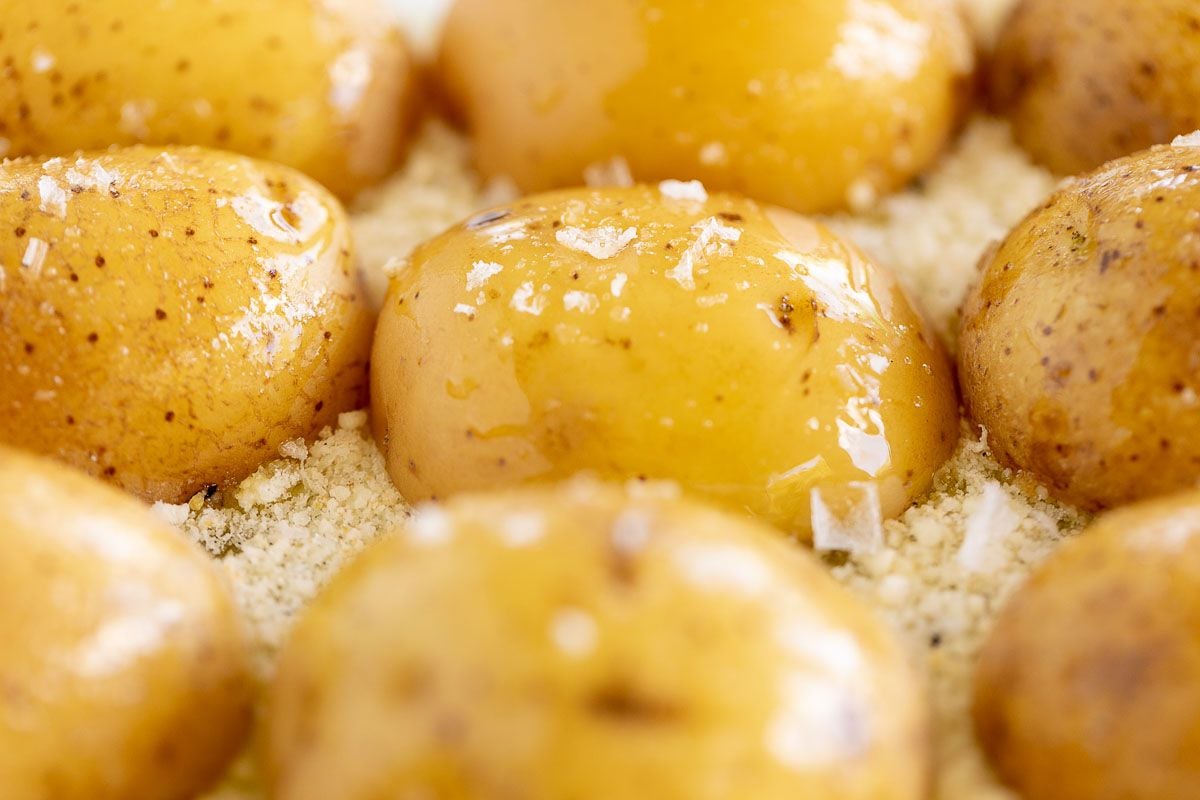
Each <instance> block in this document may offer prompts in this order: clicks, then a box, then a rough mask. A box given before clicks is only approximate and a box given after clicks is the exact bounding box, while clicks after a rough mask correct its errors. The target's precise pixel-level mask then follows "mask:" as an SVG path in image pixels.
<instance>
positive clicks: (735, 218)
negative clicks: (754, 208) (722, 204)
mask: <svg viewBox="0 0 1200 800" xmlns="http://www.w3.org/2000/svg"><path fill="white" fill-rule="evenodd" d="M717 216H718V217H720V218H721V219H723V220H725V221H726V222H741V221H742V220H743V219H744V217H743V216H742V215H741V214H735V213H733V212H732V211H722V212H720V213H718V214H717Z"/></svg>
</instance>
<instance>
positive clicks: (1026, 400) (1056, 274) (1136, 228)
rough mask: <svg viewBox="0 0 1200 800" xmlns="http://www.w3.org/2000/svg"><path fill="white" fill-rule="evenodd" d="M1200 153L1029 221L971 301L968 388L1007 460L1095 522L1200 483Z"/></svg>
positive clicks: (1182, 150) (1171, 159)
mask: <svg viewBox="0 0 1200 800" xmlns="http://www.w3.org/2000/svg"><path fill="white" fill-rule="evenodd" d="M1198 168H1200V149H1197V148H1192V147H1162V148H1156V149H1155V150H1153V151H1150V152H1148V153H1142V154H1139V155H1136V156H1132V157H1130V158H1127V159H1121V160H1119V161H1115V162H1113V163H1112V164H1109V165H1107V166H1106V167H1104V168H1103V169H1101V170H1099V171H1097V172H1096V173H1093V174H1091V175H1089V176H1087V177H1085V178H1083V179H1081V180H1079V181H1078V182H1075V183H1073V184H1071V185H1068V186H1067V187H1066V188H1064V189H1063V190H1061V191H1060V192H1058V193H1057V194H1056V195H1054V196H1053V197H1052V198H1051V199H1050V201H1049V202H1048V203H1046V205H1045V206H1043V207H1042V208H1041V209H1039V210H1037V211H1035V212H1033V214H1031V215H1030V216H1029V217H1027V218H1026V219H1025V220H1024V221H1023V222H1022V223H1021V224H1019V225H1018V226H1017V227H1016V228H1015V229H1014V230H1013V232H1012V233H1011V234H1010V235H1009V237H1008V239H1007V240H1006V241H1005V242H1004V244H1003V245H1001V247H1000V248H999V249H998V250H997V251H996V252H995V254H994V255H993V256H992V257H991V259H990V264H989V265H988V266H987V268H986V270H985V272H984V275H983V277H982V280H981V282H980V284H979V285H978V286H977V287H976V288H975V289H974V290H973V291H972V293H971V295H970V296H969V297H968V299H967V302H966V306H965V308H964V313H963V328H962V333H961V336H960V340H959V379H960V382H961V385H962V390H963V397H964V401H965V404H966V406H967V410H968V412H969V413H970V415H971V417H972V418H973V419H974V420H975V421H976V422H978V423H979V424H981V425H982V426H984V427H985V428H986V429H987V432H988V441H989V443H990V444H991V445H992V449H993V451H994V452H995V453H996V455H997V456H999V457H1000V458H1001V460H1003V461H1005V462H1007V463H1008V464H1010V465H1013V466H1016V467H1020V468H1022V469H1026V470H1029V471H1031V472H1032V473H1034V474H1035V475H1037V476H1038V477H1039V478H1040V479H1042V480H1043V481H1044V482H1046V484H1047V485H1048V486H1049V487H1050V489H1051V490H1052V491H1053V492H1054V493H1055V494H1056V495H1058V496H1059V497H1060V498H1062V499H1064V500H1066V501H1068V502H1071V503H1074V504H1076V505H1079V506H1082V507H1084V508H1087V509H1090V510H1095V509H1099V508H1105V507H1111V506H1116V505H1120V504H1122V503H1128V502H1131V501H1133V500H1137V499H1140V498H1145V497H1150V496H1154V495H1161V494H1166V493H1169V492H1172V491H1175V490H1178V489H1183V488H1189V487H1191V486H1193V485H1194V484H1195V483H1196V480H1197V478H1200V415H1198V414H1197V413H1196V408H1197V399H1196V396H1197V392H1200V373H1198V372H1197V364H1198V363H1200V349H1198V346H1197V342H1200V317H1198V316H1197V315H1196V309H1197V308H1200V282H1198V281H1197V280H1196V277H1197V272H1196V270H1197V267H1198V265H1200V233H1198V228H1197V209H1198V208H1200V171H1198Z"/></svg>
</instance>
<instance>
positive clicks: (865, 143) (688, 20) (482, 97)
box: [441, 0, 972, 212]
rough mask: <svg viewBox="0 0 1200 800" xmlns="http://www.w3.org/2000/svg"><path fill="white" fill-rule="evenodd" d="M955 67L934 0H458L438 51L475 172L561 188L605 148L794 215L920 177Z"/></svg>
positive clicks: (647, 168)
mask: <svg viewBox="0 0 1200 800" xmlns="http://www.w3.org/2000/svg"><path fill="white" fill-rule="evenodd" d="M885 55H887V56H889V57H884V56H885ZM971 61H972V55H971V50H970V45H969V43H968V42H967V36H966V33H965V28H964V26H963V23H962V20H961V19H960V17H959V16H958V12H957V10H956V9H955V8H954V7H953V6H952V5H951V4H948V3H945V2H942V1H941V0H760V2H754V3H744V2H732V0H717V2H709V3H704V4H702V6H697V4H696V3H695V2H694V0H665V2H664V0H654V2H650V0H618V1H617V2H605V3H601V4H594V3H566V2H562V1H561V0H458V2H457V3H456V4H455V5H454V7H453V9H452V11H451V14H450V17H449V19H448V22H447V25H446V30H445V34H444V40H443V44H442V51H441V65H442V75H443V83H444V85H445V87H446V93H447V95H448V97H449V98H450V100H451V103H452V105H454V106H455V107H457V108H458V109H459V111H460V114H461V116H462V117H463V118H464V120H465V121H466V123H467V125H468V127H469V128H470V129H471V131H472V132H473V133H474V136H475V147H476V158H477V162H478V165H479V167H480V168H481V169H482V171H483V172H484V174H486V175H507V176H510V177H512V178H513V179H514V180H515V181H516V182H517V184H518V185H519V186H520V187H521V188H523V189H525V190H527V191H534V190H544V189H551V188H557V187H564V186H575V185H578V184H580V183H581V182H582V176H583V173H584V170H585V169H586V168H587V167H588V166H589V165H591V164H594V163H599V162H607V161H609V160H610V159H611V158H612V157H614V156H621V157H623V158H625V159H626V160H627V161H628V163H629V165H630V167H631V169H632V172H633V175H634V177H635V178H637V179H638V180H659V179H666V178H698V179H700V180H703V181H704V182H705V183H706V184H707V185H708V186H710V187H712V188H716V189H723V190H729V191H738V192H741V193H744V194H746V195H749V196H751V197H754V198H756V199H759V200H762V201H764V202H769V203H774V204H777V205H781V206H785V207H788V208H792V209H794V210H797V211H802V212H817V211H829V210H834V209H839V208H844V207H846V206H847V205H848V204H849V202H850V199H851V198H850V195H852V194H854V195H863V194H864V193H865V197H864V198H862V199H864V200H866V201H868V202H869V200H870V197H871V195H879V194H884V193H886V192H889V191H891V190H893V189H895V188H898V187H900V186H903V185H904V184H905V183H907V182H908V181H909V180H910V179H911V178H912V177H913V176H915V175H917V174H918V173H920V172H921V171H922V170H923V169H924V168H925V167H926V166H927V165H928V164H929V163H930V162H931V161H932V160H933V159H934V157H935V156H936V155H937V154H938V152H939V151H940V150H941V148H942V147H943V145H944V144H945V143H946V142H947V140H948V139H949V138H950V136H951V134H952V133H953V131H954V130H955V126H956V124H957V121H958V118H959V116H960V111H961V109H962V107H963V106H964V105H965V103H964V100H965V97H966V94H967V92H966V86H967V84H968V82H969V74H970V72H971ZM859 202H861V200H860V201H859Z"/></svg>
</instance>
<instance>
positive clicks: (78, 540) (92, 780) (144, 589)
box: [0, 447, 251, 800]
mask: <svg viewBox="0 0 1200 800" xmlns="http://www.w3.org/2000/svg"><path fill="white" fill-rule="evenodd" d="M0 553H2V554H3V555H2V556H0V642H3V646H0V786H2V787H3V796H4V798H5V800H47V798H55V800H187V798H191V797H194V796H195V795H196V793H197V792H199V791H200V790H202V789H204V788H205V787H206V786H207V785H208V784H209V783H211V782H212V781H213V780H214V779H216V778H217V776H218V775H220V773H221V771H222V768H223V767H224V765H225V763H226V761H228V759H229V758H230V757H231V756H232V755H233V754H234V753H236V752H237V750H238V749H239V748H240V746H241V743H242V740H243V738H244V735H245V733H246V730H247V728H248V726H249V722H250V700H251V684H250V677H249V669H248V659H247V656H246V652H245V647H244V641H243V632H242V629H241V626H240V623H239V621H238V619H237V615H236V611H235V609H234V606H233V602H232V600H231V599H230V598H229V596H228V594H227V593H226V589H225V586H224V584H223V583H222V582H221V581H220V579H219V578H218V577H217V573H216V571H215V570H214V569H213V568H212V566H211V565H210V564H209V563H208V561H207V560H206V558H205V557H204V555H203V554H202V553H200V552H199V551H198V550H197V549H196V548H194V547H193V546H192V545H190V544H188V543H187V542H185V541H184V540H183V539H182V537H180V535H179V534H178V533H177V532H176V531H174V530H172V529H171V528H169V527H168V526H166V525H164V524H163V523H161V522H159V521H158V520H156V519H155V518H154V517H153V516H152V515H151V514H150V512H149V511H148V510H147V509H145V508H143V507H142V506H141V505H140V504H139V503H137V502H136V501H134V500H133V499H131V498H128V497H126V496H124V495H122V494H120V493H119V492H117V491H115V490H113V489H110V488H108V487H106V486H103V485H102V484H100V483H98V482H96V481H93V480H92V479H90V478H87V477H86V476H83V475H81V474H78V473H76V472H75V471H74V470H68V469H67V468H65V467H62V466H59V465H57V464H53V463H51V462H49V461H43V460H40V459H35V458H33V457H31V456H29V455H25V454H19V453H18V452H17V451H15V450H10V449H8V448H4V447H0Z"/></svg>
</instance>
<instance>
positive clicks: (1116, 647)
mask: <svg viewBox="0 0 1200 800" xmlns="http://www.w3.org/2000/svg"><path fill="white" fill-rule="evenodd" d="M1198 583H1200V493H1196V492H1194V491H1193V492H1189V493H1187V494H1184V495H1178V496H1173V497H1171V498H1168V499H1164V500H1157V501H1154V502H1151V503H1143V504H1140V505H1135V506H1130V507H1128V508H1125V509H1122V510H1120V511H1116V512H1113V513H1111V514H1109V515H1108V516H1105V517H1103V518H1101V520H1100V521H1099V522H1097V523H1096V524H1095V525H1093V526H1092V527H1091V528H1090V529H1089V530H1087V531H1085V532H1084V534H1083V535H1082V536H1081V538H1080V539H1079V540H1078V541H1074V542H1070V543H1069V544H1067V545H1066V546H1064V547H1063V548H1062V549H1061V551H1060V552H1058V553H1057V554H1055V555H1054V556H1052V557H1051V559H1050V560H1049V561H1048V562H1047V563H1046V564H1045V565H1044V566H1043V567H1042V568H1041V569H1040V571H1039V572H1037V573H1036V574H1035V575H1034V577H1033V578H1032V579H1031V580H1030V582H1029V584H1028V585H1027V586H1025V587H1024V588H1023V589H1021V590H1020V591H1018V593H1017V595H1016V597H1015V598H1014V599H1013V601H1012V602H1011V603H1010V604H1009V606H1008V607H1007V608H1006V609H1005V610H1004V612H1003V613H1002V614H1001V616H1000V620H999V622H998V623H997V626H996V629H995V631H994V632H993V633H992V635H991V638H990V639H989V641H988V643H987V645H986V646H985V647H984V650H983V654H982V657H981V660H980V664H979V668H978V673H977V675H976V681H975V709H974V713H975V724H976V729H977V731H978V735H979V739H980V742H981V743H982V744H983V746H984V748H985V750H986V751H987V752H988V754H989V755H990V756H991V759H992V761H993V763H994V764H995V766H996V768H997V769H998V771H999V772H1000V774H1001V775H1002V776H1003V777H1004V779H1005V780H1006V781H1007V782H1008V783H1010V784H1011V785H1012V786H1014V787H1015V788H1017V789H1018V790H1019V791H1020V793H1021V796H1022V797H1023V798H1025V800H1096V798H1122V800H1164V798H1168V797H1170V798H1176V797H1177V798H1185V797H1193V796H1195V792H1196V786H1197V783H1196V781H1197V772H1196V770H1197V765H1200V595H1198V594H1197V592H1196V586H1197V584H1198Z"/></svg>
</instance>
